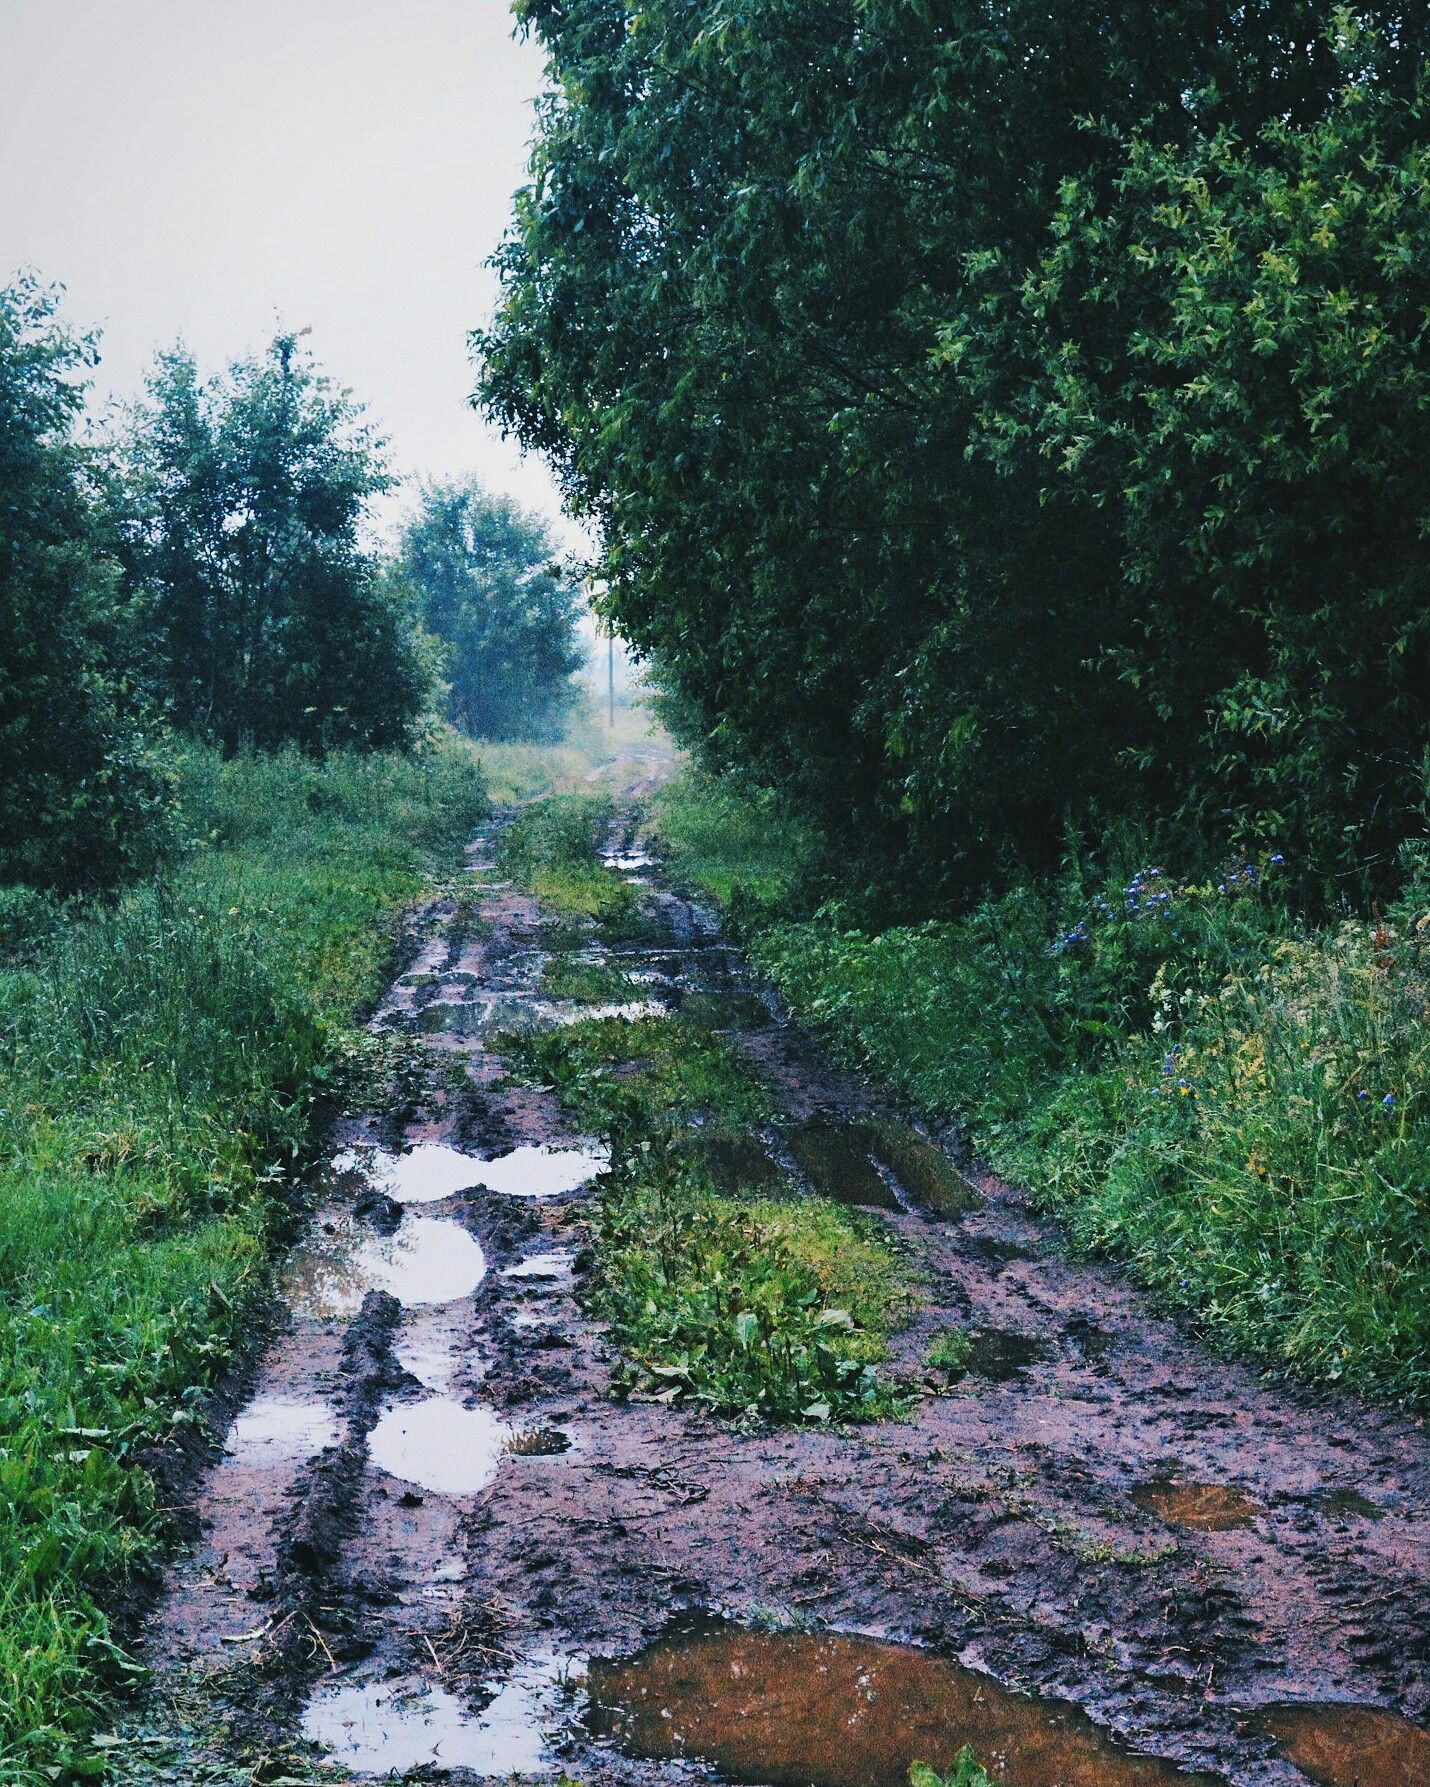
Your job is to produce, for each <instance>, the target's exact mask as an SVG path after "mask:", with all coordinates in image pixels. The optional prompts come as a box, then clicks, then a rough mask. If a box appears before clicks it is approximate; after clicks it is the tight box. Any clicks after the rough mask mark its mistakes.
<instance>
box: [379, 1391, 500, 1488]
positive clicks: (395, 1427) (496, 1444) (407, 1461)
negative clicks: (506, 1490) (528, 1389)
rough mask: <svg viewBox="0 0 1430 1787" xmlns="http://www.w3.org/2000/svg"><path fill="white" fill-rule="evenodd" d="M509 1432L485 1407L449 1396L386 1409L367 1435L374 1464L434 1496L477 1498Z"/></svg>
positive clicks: (495, 1468)
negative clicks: (470, 1405)
mask: <svg viewBox="0 0 1430 1787" xmlns="http://www.w3.org/2000/svg"><path fill="white" fill-rule="evenodd" d="M512 1437H513V1429H512V1428H511V1427H510V1426H509V1425H508V1423H507V1422H505V1421H503V1420H501V1419H500V1418H499V1417H498V1416H497V1415H496V1414H494V1413H493V1411H492V1410H491V1409H489V1408H480V1407H479V1408H474V1409H469V1408H464V1407H463V1406H462V1404H461V1403H460V1402H457V1401H455V1400H454V1399H453V1398H452V1397H450V1396H430V1397H428V1398H427V1400H426V1401H424V1402H403V1403H399V1404H398V1405H397V1407H395V1408H390V1409H389V1410H388V1411H387V1413H386V1414H385V1415H383V1416H382V1417H381V1418H380V1419H379V1420H378V1423H377V1425H376V1426H375V1427H374V1428H373V1430H372V1432H371V1433H369V1435H368V1436H367V1449H368V1453H369V1456H370V1457H371V1458H372V1461H373V1463H374V1464H376V1465H378V1466H379V1467H380V1468H381V1469H382V1470H385V1471H386V1472H387V1473H388V1474H389V1475H390V1476H393V1477H400V1478H401V1479H402V1481H403V1482H404V1483H415V1484H416V1485H417V1487H418V1488H419V1489H430V1490H432V1491H434V1492H435V1493H436V1494H438V1495H475V1494H476V1492H477V1490H479V1489H484V1488H485V1487H486V1486H487V1484H488V1483H490V1482H491V1480H492V1478H493V1477H494V1476H495V1475H496V1474H497V1468H498V1466H499V1465H500V1464H501V1460H502V1455H503V1453H504V1452H505V1451H506V1449H507V1447H508V1445H509V1444H510V1442H511V1439H512Z"/></svg>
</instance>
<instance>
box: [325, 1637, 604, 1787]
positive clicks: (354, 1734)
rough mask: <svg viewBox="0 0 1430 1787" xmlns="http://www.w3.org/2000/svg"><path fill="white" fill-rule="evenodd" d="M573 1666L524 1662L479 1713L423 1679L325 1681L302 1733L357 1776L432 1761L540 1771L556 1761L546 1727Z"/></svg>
mask: <svg viewBox="0 0 1430 1787" xmlns="http://www.w3.org/2000/svg"><path fill="white" fill-rule="evenodd" d="M571 1668H572V1665H570V1664H567V1663H563V1662H560V1661H558V1660H556V1659H553V1658H535V1659H532V1660H530V1661H527V1662H523V1663H519V1664H518V1665H517V1667H516V1668H515V1669H514V1670H513V1672H512V1675H511V1678H510V1679H509V1680H508V1681H507V1682H505V1683H504V1684H503V1685H502V1687H501V1688H500V1689H499V1690H498V1691H497V1693H496V1695H495V1696H494V1698H493V1699H492V1701H491V1703H490V1705H489V1706H488V1707H487V1708H486V1710H485V1712H482V1713H469V1712H467V1711H466V1710H465V1709H464V1708H463V1706H462V1704H461V1702H460V1701H459V1700H458V1699H457V1698H456V1697H455V1695H453V1694H450V1693H448V1692H447V1690H446V1689H445V1688H441V1687H438V1686H436V1685H435V1684H431V1683H427V1682H422V1681H414V1680H408V1681H405V1682H404V1681H400V1680H399V1681H383V1682H363V1683H358V1682H352V1683H348V1684H346V1685H343V1686H324V1687H321V1688H320V1689H319V1690H318V1692H317V1694H316V1695H315V1696H314V1698H313V1699H312V1700H311V1701H310V1702H309V1704H308V1706H307V1708H306V1710H305V1711H304V1713H303V1736H304V1737H305V1738H307V1739H308V1741H309V1742H310V1743H315V1744H319V1745H321V1746H322V1748H323V1749H324V1750H325V1751H326V1752H327V1756H328V1760H329V1761H332V1762H335V1763H340V1764H342V1765H343V1766H344V1767H346V1768H349V1769H351V1770H352V1771H353V1772H354V1773H355V1774H362V1775H390V1774H395V1773H396V1774H405V1773H406V1772H407V1771H408V1770H409V1769H419V1768H422V1767H424V1766H435V1767H438V1768H443V1769H455V1768H465V1769H470V1770H471V1771H472V1772H473V1773H474V1774H479V1775H494V1776H499V1777H500V1778H502V1779H503V1780H505V1779H506V1778H507V1777H508V1776H510V1775H531V1774H541V1773H544V1772H545V1771H546V1769H547V1768H548V1765H549V1764H550V1761H551V1754H550V1749H549V1745H548V1742H547V1739H546V1736H545V1732H546V1730H547V1729H549V1728H550V1727H551V1726H552V1725H554V1724H555V1723H556V1722H557V1721H558V1720H559V1718H560V1711H561V1703H562V1700H563V1697H564V1689H565V1687H566V1684H567V1681H568V1680H569V1677H570V1673H571Z"/></svg>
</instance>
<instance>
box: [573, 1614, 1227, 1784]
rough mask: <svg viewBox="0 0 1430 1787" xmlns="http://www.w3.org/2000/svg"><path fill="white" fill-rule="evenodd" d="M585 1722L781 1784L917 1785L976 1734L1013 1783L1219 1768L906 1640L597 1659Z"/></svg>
mask: <svg viewBox="0 0 1430 1787" xmlns="http://www.w3.org/2000/svg"><path fill="white" fill-rule="evenodd" d="M588 1692H589V1696H590V1704H589V1708H588V1711H587V1714H586V1722H587V1725H588V1727H589V1728H590V1730H591V1731H592V1733H593V1734H594V1735H597V1736H600V1737H604V1738H607V1739H609V1740H610V1741H612V1742H614V1743H615V1744H616V1745H618V1746H619V1748H620V1749H622V1750H623V1751H624V1752H625V1753H626V1754H628V1755H631V1756H638V1757H643V1758H646V1759H649V1760H653V1761H677V1760H678V1761H685V1760H691V1761H703V1762H708V1763H712V1764H714V1766H715V1767H716V1768H717V1769H718V1770H719V1771H720V1773H721V1775H722V1776H724V1777H725V1778H727V1779H729V1780H733V1781H747V1782H759V1783H762V1784H763V1783H770V1784H771V1787H907V1784H908V1778H909V1765H910V1764H911V1763H913V1762H926V1763H928V1764H930V1765H931V1766H932V1767H934V1768H940V1769H946V1768H949V1767H950V1766H951V1765H952V1763H953V1761H954V1759H955V1757H956V1756H957V1755H958V1752H959V1751H960V1749H962V1748H963V1746H964V1745H965V1744H971V1745H972V1747H973V1749H974V1751H975V1753H976V1754H977V1756H978V1758H979V1760H980V1761H981V1762H982V1763H983V1765H984V1766H985V1767H986V1768H987V1769H988V1771H989V1773H990V1774H991V1775H992V1776H993V1778H994V1779H995V1780H997V1781H1007V1782H1008V1783H1009V1784H1010V1787H1175V1784H1180V1787H1190V1784H1191V1783H1192V1782H1193V1781H1195V1780H1198V1779H1200V1780H1201V1781H1206V1780H1207V1777H1205V1776H1203V1777H1195V1776H1190V1775H1187V1774H1184V1773H1182V1772H1180V1771H1179V1770H1177V1769H1176V1768H1174V1767H1173V1766H1172V1765H1171V1764H1170V1763H1166V1762H1162V1761H1158V1760H1156V1759H1155V1758H1153V1757H1148V1756H1133V1755H1130V1754H1128V1753H1126V1752H1125V1751H1123V1750H1120V1749H1118V1748H1117V1747H1116V1746H1115V1745H1114V1744H1113V1743H1112V1742H1111V1741H1110V1740H1109V1739H1108V1738H1107V1737H1105V1736H1104V1735H1103V1734H1102V1733H1101V1732H1099V1731H1098V1730H1097V1729H1096V1728H1095V1727H1094V1726H1093V1725H1092V1724H1090V1723H1089V1721H1088V1720H1087V1719H1085V1718H1083V1717H1082V1715H1081V1714H1079V1713H1078V1712H1077V1711H1076V1710H1075V1709H1074V1708H1073V1707H1071V1706H1066V1705H1060V1704H1058V1703H1056V1702H1049V1701H1037V1700H1032V1699H1024V1698H1023V1697H1021V1696H1019V1695H1016V1694H1010V1693H1009V1692H1008V1691H1007V1690H1006V1689H1004V1688H1002V1687H1000V1686H999V1685H998V1683H997V1682H995V1681H994V1680H992V1678H991V1677H989V1676H986V1675H982V1674H978V1673H976V1672H975V1671H973V1670H970V1669H963V1668H961V1667H960V1666H959V1665H958V1664H957V1663H953V1662H950V1661H948V1660H947V1659H945V1658H942V1657H938V1656H934V1655H932V1654H931V1653H929V1652H926V1651H920V1650H913V1649H910V1648H908V1647H905V1646H902V1645H896V1644H886V1643H881V1642H879V1641H877V1640H874V1639H869V1638H855V1637H845V1636H841V1635H820V1636H811V1635H808V1634H804V1633H794V1632H785V1633H760V1632H746V1631H730V1632H724V1633H718V1632H717V1633H713V1634H710V1635H708V1636H698V1637H694V1638H686V1639H674V1640H669V1641H665V1642H661V1643H658V1644H655V1645H652V1646H651V1647H650V1648H649V1649H648V1650H646V1651H644V1652H642V1653H641V1654H640V1655H639V1656H636V1657H634V1658H632V1659H631V1660H629V1661H624V1662H608V1661H601V1660H593V1661H592V1663H591V1665H590V1673H589V1679H588Z"/></svg>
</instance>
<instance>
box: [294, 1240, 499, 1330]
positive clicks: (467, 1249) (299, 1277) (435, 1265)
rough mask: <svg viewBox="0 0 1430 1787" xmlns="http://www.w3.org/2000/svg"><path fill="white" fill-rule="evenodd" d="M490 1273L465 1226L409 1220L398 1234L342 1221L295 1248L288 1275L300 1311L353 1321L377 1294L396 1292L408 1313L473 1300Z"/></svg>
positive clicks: (295, 1307) (478, 1247) (308, 1314)
mask: <svg viewBox="0 0 1430 1787" xmlns="http://www.w3.org/2000/svg"><path fill="white" fill-rule="evenodd" d="M486 1269H487V1262H486V1257H485V1255H484V1254H483V1253H482V1250H481V1247H480V1246H479V1245H478V1244H477V1242H476V1241H475V1240H474V1239H473V1238H472V1236H471V1235H469V1234H468V1233H467V1231H466V1230H465V1229H464V1228H463V1227H462V1225H461V1224H460V1223H457V1222H451V1221H448V1220H447V1219H445V1218H443V1217H433V1216H409V1217H405V1218H404V1219H403V1221H402V1222H401V1223H400V1224H399V1226H398V1227H397V1228H396V1229H395V1230H394V1231H393V1232H392V1234H390V1235H375V1234H373V1232H372V1230H371V1229H369V1228H368V1227H367V1226H366V1225H365V1224H360V1223H357V1222H354V1221H353V1220H352V1218H351V1217H348V1216H335V1217H333V1218H331V1219H330V1220H328V1221H326V1222H324V1223H323V1224H322V1226H321V1227H319V1228H317V1229H315V1231H314V1232H313V1234H312V1235H311V1236H310V1237H309V1238H308V1239H307V1240H306V1241H304V1242H303V1243H302V1245H301V1246H299V1247H297V1248H295V1249H294V1250H293V1253H292V1254H291V1255H290V1257H289V1260H288V1265H287V1268H286V1270H285V1272H284V1274H283V1291H284V1295H285V1296H286V1297H287V1299H288V1302H289V1303H290V1304H291V1306H292V1308H293V1310H294V1312H295V1313H296V1314H298V1315H300V1316H310V1317H316V1318H323V1317H331V1316H344V1315H353V1314H354V1313H356V1311H357V1310H358V1309H359V1308H361V1306H362V1300H363V1298H364V1297H365V1296H366V1295H367V1293H368V1292H369V1291H389V1292H391V1294H392V1295H393V1296H394V1297H396V1298H397V1300H398V1302H399V1303H402V1304H404V1305H406V1306H408V1307H411V1306H412V1305H415V1304H419V1303H450V1302H454V1301H455V1300H456V1299H457V1298H459V1297H469V1296H470V1295H471V1294H472V1292H473V1291H474V1290H475V1289H476V1288H477V1286H478V1285H479V1284H480V1283H481V1281H482V1278H483V1277H484V1275H485V1273H486Z"/></svg>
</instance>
